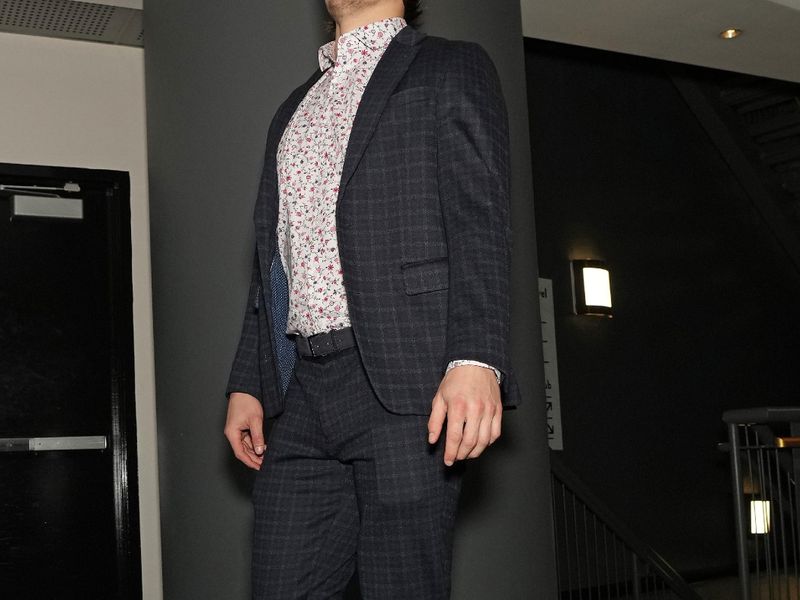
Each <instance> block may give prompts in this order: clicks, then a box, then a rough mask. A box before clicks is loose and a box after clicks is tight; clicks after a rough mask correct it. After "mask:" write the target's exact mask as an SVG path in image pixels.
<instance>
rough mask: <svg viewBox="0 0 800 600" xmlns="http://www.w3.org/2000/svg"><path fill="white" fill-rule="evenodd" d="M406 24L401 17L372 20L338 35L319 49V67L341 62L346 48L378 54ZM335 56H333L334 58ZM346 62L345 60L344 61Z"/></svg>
mask: <svg viewBox="0 0 800 600" xmlns="http://www.w3.org/2000/svg"><path fill="white" fill-rule="evenodd" d="M406 25H407V23H406V20H405V19H404V18H402V17H393V18H391V19H384V20H383V21H374V22H372V23H369V24H367V25H362V26H361V27H357V28H356V29H353V30H352V31H348V32H347V33H345V34H343V35H340V36H339V39H338V40H334V41H332V42H328V43H327V44H325V45H324V46H322V47H321V48H320V49H319V52H318V57H319V68H320V70H322V71H324V70H325V69H327V68H329V67H333V66H339V65H340V64H342V62H343V60H346V59H343V57H345V56H347V54H348V52H347V51H348V50H355V49H359V50H360V51H362V53H364V52H366V54H367V55H372V56H380V55H382V54H383V52H384V51H385V50H386V48H387V47H388V46H389V44H390V43H391V42H392V40H393V39H394V36H396V35H397V34H398V33H399V32H400V30H401V29H403V28H404V27H405V26H406ZM334 57H335V58H334ZM345 64H346V62H345Z"/></svg>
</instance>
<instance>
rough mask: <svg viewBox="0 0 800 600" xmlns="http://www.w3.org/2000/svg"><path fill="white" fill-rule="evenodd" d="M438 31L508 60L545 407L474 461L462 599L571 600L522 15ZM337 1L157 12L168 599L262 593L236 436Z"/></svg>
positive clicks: (154, 118)
mask: <svg viewBox="0 0 800 600" xmlns="http://www.w3.org/2000/svg"><path fill="white" fill-rule="evenodd" d="M430 5H431V6H430V7H429V9H428V11H427V14H426V17H425V23H424V29H425V30H427V31H428V32H430V33H435V34H443V35H447V36H450V37H456V38H462V39H472V40H476V41H479V42H481V43H482V44H484V46H485V47H486V48H487V49H488V50H489V52H490V54H491V55H492V56H493V58H494V59H495V61H496V63H497V66H498V69H499V71H500V74H501V78H502V81H503V85H504V90H505V93H506V97H507V101H508V104H509V109H510V114H511V117H510V118H511V128H512V132H513V139H512V150H513V153H514V157H513V160H514V177H513V187H514V213H513V218H514V228H515V231H514V243H515V251H514V264H513V273H514V278H515V279H514V289H515V295H514V299H513V308H514V334H513V339H512V344H513V353H514V359H515V364H516V367H517V370H518V372H519V375H520V379H521V382H522V385H523V388H524V392H525V395H526V399H527V403H526V404H525V406H523V407H522V408H521V409H519V410H517V411H515V412H514V413H510V414H508V415H507V418H506V419H505V421H504V426H505V436H504V438H503V439H502V441H501V442H499V443H498V445H497V446H495V447H493V448H492V450H491V452H490V454H489V455H487V456H486V457H485V458H484V459H481V460H480V461H477V462H475V463H473V464H472V465H471V469H470V473H469V475H468V478H467V480H466V482H465V489H464V502H463V509H462V511H461V516H460V527H459V531H458V534H457V541H456V562H455V580H454V594H453V597H454V598H456V599H459V600H461V599H464V600H466V599H470V598H476V599H477V598H482V599H483V598H488V597H496V598H504V599H509V600H513V599H515V598H530V597H534V596H535V597H537V598H549V597H554V596H555V592H554V589H553V582H554V571H555V569H554V566H553V559H552V552H551V535H552V534H551V525H550V514H549V511H550V508H549V507H550V504H549V479H548V473H549V471H548V464H547V454H546V448H545V440H544V412H543V399H542V393H541V392H542V390H541V385H540V381H541V374H540V371H541V356H540V345H539V344H538V339H539V333H538V320H537V317H536V315H537V304H536V300H537V294H536V255H535V236H534V225H533V210H532V186H531V174H530V150H529V145H528V136H527V132H528V123H527V100H526V92H525V78H524V64H523V49H522V33H521V26H520V15H519V4H518V2H516V1H515V0H502V1H500V0H496V1H495V2H493V3H492V9H491V11H487V10H485V8H483V7H484V6H485V4H484V3H482V2H477V1H475V2H473V1H470V2H465V1H463V0H462V1H456V0H449V1H445V0H439V1H437V2H435V3H434V2H430ZM321 7H322V1H321V0H281V1H277V0H271V1H270V2H263V1H260V2H259V1H256V0H239V1H238V2H237V3H236V5H235V9H234V8H231V6H230V5H228V4H227V3H220V2H216V1H212V0H191V1H190V0H173V1H172V2H153V3H152V4H150V3H148V4H147V6H146V7H145V20H146V23H145V28H146V30H147V49H146V74H147V106H148V122H149V125H148V128H149V133H148V136H149V137H148V144H149V153H150V182H151V226H152V232H151V235H152V250H153V278H154V281H153V286H154V309H155V333H156V369H157V373H156V376H157V403H158V420H159V432H158V433H159V453H160V469H161V510H162V528H163V561H164V585H165V590H164V592H165V597H167V598H170V600H173V599H175V600H180V599H182V598H201V599H202V598H231V599H235V598H246V597H247V595H248V590H249V586H248V571H249V566H248V562H249V544H250V533H249V529H250V516H251V513H250V504H249V490H250V485H251V473H250V472H247V471H246V470H245V468H244V467H242V466H241V465H238V464H235V463H234V460H233V458H232V457H231V456H230V452H229V450H228V448H227V444H226V442H225V440H224V438H223V436H222V425H223V422H224V417H225V400H224V398H223V396H222V390H223V388H224V384H225V378H226V376H227V370H228V367H229V365H230V362H231V359H232V356H233V351H234V348H235V344H236V341H237V336H238V331H239V325H240V321H241V315H242V309H243V306H244V299H245V294H246V288H247V285H246V282H247V271H248V267H249V262H250V256H251V251H252V244H253V237H252V224H251V214H252V206H253V201H254V198H255V193H256V188H257V184H258V177H259V170H260V166H261V159H262V155H263V144H264V139H265V135H266V129H267V126H268V123H269V119H270V117H271V116H272V113H273V112H274V110H275V109H276V108H277V106H278V104H279V103H280V101H281V100H282V99H283V98H284V97H285V96H286V94H287V93H288V92H289V91H290V90H291V89H293V88H294V87H295V86H296V85H297V84H299V83H300V82H302V81H303V80H304V79H305V78H306V75H307V73H309V72H310V71H311V70H312V69H313V68H314V66H315V58H316V48H317V46H318V45H319V44H320V43H321V42H322V41H324V31H323V28H322V26H321V22H322V16H323V14H322V12H321Z"/></svg>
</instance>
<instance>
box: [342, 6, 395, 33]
mask: <svg viewBox="0 0 800 600" xmlns="http://www.w3.org/2000/svg"><path fill="white" fill-rule="evenodd" d="M402 16H403V12H402V11H400V12H398V11H397V10H396V9H392V8H387V7H385V6H375V7H370V8H365V9H363V10H360V11H358V12H354V13H353V14H350V15H346V16H343V17H342V18H341V20H339V21H336V39H337V40H338V39H339V36H341V35H344V34H345V33H347V32H349V31H353V29H358V28H359V27H363V26H364V25H369V24H370V23H374V22H375V21H383V20H384V19H392V18H394V17H402Z"/></svg>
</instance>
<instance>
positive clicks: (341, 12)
mask: <svg viewBox="0 0 800 600" xmlns="http://www.w3.org/2000/svg"><path fill="white" fill-rule="evenodd" d="M379 1H380V0H325V8H327V9H328V14H329V15H330V16H331V18H332V19H340V18H342V17H346V16H348V15H352V14H353V13H357V12H358V11H360V10H362V9H364V8H367V7H369V6H371V5H374V4H377V3H378V2H379Z"/></svg>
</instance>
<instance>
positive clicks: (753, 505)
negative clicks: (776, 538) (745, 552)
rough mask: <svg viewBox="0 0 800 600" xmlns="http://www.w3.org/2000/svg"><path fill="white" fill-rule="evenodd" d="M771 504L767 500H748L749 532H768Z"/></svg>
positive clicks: (763, 533) (757, 533)
mask: <svg viewBox="0 0 800 600" xmlns="http://www.w3.org/2000/svg"><path fill="white" fill-rule="evenodd" d="M771 512H772V511H771V505H770V502H769V500H751V501H750V533H752V534H753V535H765V534H767V533H769V526H770V516H771Z"/></svg>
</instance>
